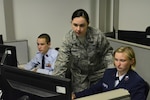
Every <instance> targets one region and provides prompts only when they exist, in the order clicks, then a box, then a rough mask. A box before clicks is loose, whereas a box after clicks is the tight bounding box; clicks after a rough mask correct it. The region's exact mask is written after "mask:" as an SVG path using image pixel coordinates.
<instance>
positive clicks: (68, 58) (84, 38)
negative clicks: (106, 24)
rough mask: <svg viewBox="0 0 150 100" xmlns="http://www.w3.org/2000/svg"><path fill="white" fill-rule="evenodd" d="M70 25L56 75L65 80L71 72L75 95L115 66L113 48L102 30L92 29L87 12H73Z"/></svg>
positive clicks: (57, 64) (60, 51) (55, 71)
mask: <svg viewBox="0 0 150 100" xmlns="http://www.w3.org/2000/svg"><path fill="white" fill-rule="evenodd" d="M71 25H72V30H70V31H69V32H68V33H67V34H66V36H65V40H64V41H63V43H62V46H61V47H60V49H59V54H58V58H57V60H56V62H55V68H54V71H53V75H59V76H61V77H65V74H66V72H67V69H69V70H70V72H71V79H72V88H73V92H79V91H82V90H84V89H86V88H88V87H89V86H90V85H91V84H93V83H95V82H97V81H98V80H99V79H100V78H102V76H103V73H104V71H105V69H106V68H107V67H108V65H109V64H111V65H113V64H112V52H113V49H112V47H111V46H110V44H109V42H108V40H107V39H106V37H105V36H104V35H103V34H102V33H101V32H100V30H97V29H95V28H92V27H90V26H89V16H88V14H87V12H86V11H85V10H83V9H78V10H76V11H75V12H74V13H73V15H72V21H71Z"/></svg>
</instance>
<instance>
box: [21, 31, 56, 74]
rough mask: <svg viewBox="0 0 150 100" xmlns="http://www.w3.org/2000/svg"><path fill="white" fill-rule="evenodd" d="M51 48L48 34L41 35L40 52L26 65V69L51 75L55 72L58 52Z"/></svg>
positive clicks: (39, 37) (38, 44) (38, 39)
mask: <svg viewBox="0 0 150 100" xmlns="http://www.w3.org/2000/svg"><path fill="white" fill-rule="evenodd" d="M50 46H51V38H50V36H49V35H48V34H46V33H43V34H41V35H39V36H38V38H37V48H38V52H37V53H36V55H35V57H34V58H33V59H32V60H31V61H30V62H28V63H27V64H26V65H25V67H24V69H26V70H32V71H35V72H39V73H44V74H49V75H51V73H52V71H53V70H54V63H55V61H56V58H57V55H58V51H57V50H55V49H52V48H51V47H50Z"/></svg>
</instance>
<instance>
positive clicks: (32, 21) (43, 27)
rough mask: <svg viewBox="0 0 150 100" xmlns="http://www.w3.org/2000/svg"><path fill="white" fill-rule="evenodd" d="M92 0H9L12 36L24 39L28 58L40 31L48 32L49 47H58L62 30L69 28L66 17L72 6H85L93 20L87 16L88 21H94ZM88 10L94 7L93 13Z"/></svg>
mask: <svg viewBox="0 0 150 100" xmlns="http://www.w3.org/2000/svg"><path fill="white" fill-rule="evenodd" d="M96 1H97V0H95V1H93V0H13V7H14V10H13V11H14V25H15V34H16V39H17V40H22V39H23V40H24V39H27V40H28V43H29V53H30V54H29V55H30V58H32V57H33V56H34V55H35V53H36V51H37V47H36V39H37V36H38V35H39V34H41V33H43V32H46V33H49V34H50V36H51V38H52V47H57V46H58V47H59V46H60V45H61V42H62V39H63V36H64V34H65V33H67V32H68V31H69V30H70V28H71V24H70V21H71V15H72V13H73V11H74V10H76V9H78V8H83V9H85V10H86V11H87V12H88V13H89V16H90V18H94V22H93V21H92V20H91V25H92V26H96V25H97V23H96V22H97V20H96V19H97V15H96V14H97V13H96V12H97V9H96V5H97V3H96ZM92 11H95V13H94V15H93V12H92ZM96 27H97V26H96Z"/></svg>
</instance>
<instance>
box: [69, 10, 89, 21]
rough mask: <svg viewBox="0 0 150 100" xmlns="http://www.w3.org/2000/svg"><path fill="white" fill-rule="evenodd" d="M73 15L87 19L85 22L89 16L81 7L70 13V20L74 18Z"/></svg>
mask: <svg viewBox="0 0 150 100" xmlns="http://www.w3.org/2000/svg"><path fill="white" fill-rule="evenodd" d="M75 17H84V18H85V19H86V21H87V23H89V16H88V14H87V12H86V11H85V10H83V9H77V10H76V11H75V12H74V13H73V14H72V18H71V19H72V20H73V19H74V18H75Z"/></svg>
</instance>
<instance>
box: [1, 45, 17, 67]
mask: <svg viewBox="0 0 150 100" xmlns="http://www.w3.org/2000/svg"><path fill="white" fill-rule="evenodd" d="M0 64H1V65H3V64H6V65H11V66H17V55H16V47H15V46H10V45H3V44H0Z"/></svg>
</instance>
